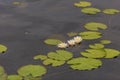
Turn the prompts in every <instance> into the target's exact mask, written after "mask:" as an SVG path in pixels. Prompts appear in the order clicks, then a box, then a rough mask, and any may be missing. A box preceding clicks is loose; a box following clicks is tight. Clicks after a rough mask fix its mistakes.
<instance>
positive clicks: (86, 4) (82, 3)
mask: <svg viewBox="0 0 120 80" xmlns="http://www.w3.org/2000/svg"><path fill="white" fill-rule="evenodd" d="M91 5H92V4H91V2H87V1H80V2H78V3H74V6H76V7H88V6H91Z"/></svg>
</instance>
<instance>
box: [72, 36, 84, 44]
mask: <svg viewBox="0 0 120 80" xmlns="http://www.w3.org/2000/svg"><path fill="white" fill-rule="evenodd" d="M82 40H83V39H82V37H80V36H76V37H74V41H75V43H80V42H81V41H82Z"/></svg>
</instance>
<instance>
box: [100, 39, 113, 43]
mask: <svg viewBox="0 0 120 80" xmlns="http://www.w3.org/2000/svg"><path fill="white" fill-rule="evenodd" d="M100 42H101V44H110V43H111V41H110V40H101V41H100Z"/></svg>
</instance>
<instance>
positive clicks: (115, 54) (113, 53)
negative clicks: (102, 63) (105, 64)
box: [104, 48, 120, 58]
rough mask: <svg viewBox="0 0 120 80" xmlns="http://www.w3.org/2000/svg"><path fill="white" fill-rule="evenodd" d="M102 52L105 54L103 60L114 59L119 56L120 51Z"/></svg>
mask: <svg viewBox="0 0 120 80" xmlns="http://www.w3.org/2000/svg"><path fill="white" fill-rule="evenodd" d="M104 50H105V52H106V56H105V58H114V57H117V56H119V55H120V51H118V50H115V49H109V48H106V49H104Z"/></svg>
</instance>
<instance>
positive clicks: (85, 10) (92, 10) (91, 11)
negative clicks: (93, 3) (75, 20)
mask: <svg viewBox="0 0 120 80" xmlns="http://www.w3.org/2000/svg"><path fill="white" fill-rule="evenodd" d="M81 12H83V13H85V14H97V13H99V12H101V10H100V9H97V8H92V7H91V8H83V9H82V10H81Z"/></svg>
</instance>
